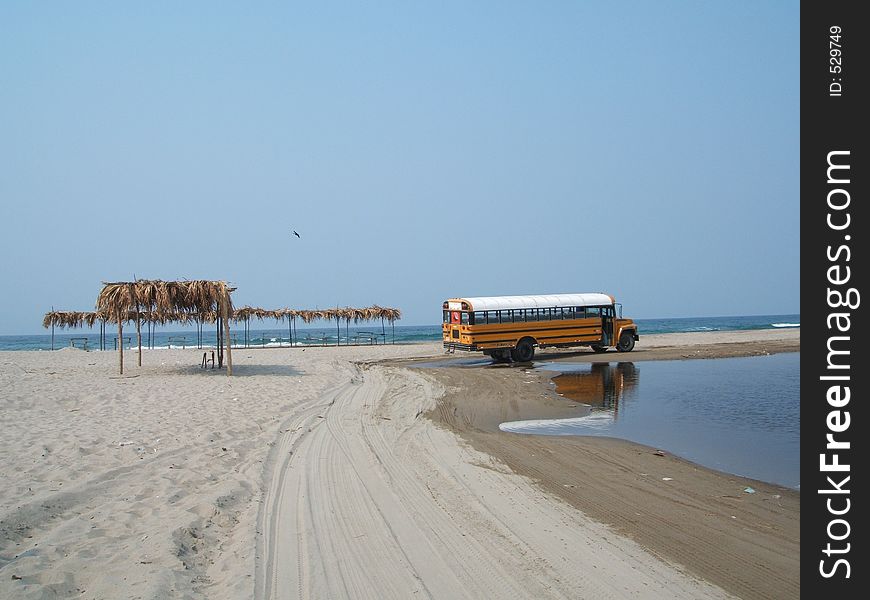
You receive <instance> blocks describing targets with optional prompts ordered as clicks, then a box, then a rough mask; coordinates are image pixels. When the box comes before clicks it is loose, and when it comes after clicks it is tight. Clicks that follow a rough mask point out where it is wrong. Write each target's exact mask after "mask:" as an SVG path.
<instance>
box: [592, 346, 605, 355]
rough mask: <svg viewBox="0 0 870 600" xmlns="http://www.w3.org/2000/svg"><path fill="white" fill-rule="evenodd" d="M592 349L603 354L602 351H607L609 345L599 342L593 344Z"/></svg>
mask: <svg viewBox="0 0 870 600" xmlns="http://www.w3.org/2000/svg"><path fill="white" fill-rule="evenodd" d="M592 351H593V352H595V353H596V354H601V353H602V352H607V346H599V345H598V344H592Z"/></svg>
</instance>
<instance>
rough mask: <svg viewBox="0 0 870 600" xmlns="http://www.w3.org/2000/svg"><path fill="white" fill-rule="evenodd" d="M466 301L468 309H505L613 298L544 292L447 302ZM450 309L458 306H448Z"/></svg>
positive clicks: (600, 303) (597, 303)
mask: <svg viewBox="0 0 870 600" xmlns="http://www.w3.org/2000/svg"><path fill="white" fill-rule="evenodd" d="M452 302H467V303H468V304H469V305H470V306H471V309H470V310H475V311H476V310H507V309H511V308H514V309H516V308H549V307H557V306H559V307H561V306H606V305H610V304H613V302H614V300H613V298H612V297H610V296H608V295H607V294H601V293H597V292H595V293H587V294H544V295H540V296H481V297H478V298H452V299H451V300H448V303H452ZM450 308H451V309H452V310H457V308H458V307H454V306H450Z"/></svg>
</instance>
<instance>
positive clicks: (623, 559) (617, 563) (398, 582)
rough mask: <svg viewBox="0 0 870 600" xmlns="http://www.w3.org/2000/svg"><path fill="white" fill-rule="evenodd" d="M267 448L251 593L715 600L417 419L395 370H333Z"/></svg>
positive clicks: (699, 585)
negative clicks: (333, 378) (333, 376)
mask: <svg viewBox="0 0 870 600" xmlns="http://www.w3.org/2000/svg"><path fill="white" fill-rule="evenodd" d="M338 375H339V382H340V383H339V384H338V385H337V386H336V387H334V388H332V389H331V390H329V391H328V392H326V393H324V395H323V396H322V397H321V398H320V399H318V400H316V401H312V402H311V403H309V404H308V405H305V406H300V408H299V409H298V410H297V412H296V413H295V414H294V415H293V416H292V417H291V419H290V421H289V422H288V427H287V429H288V431H286V433H285V434H284V435H283V436H282V438H281V439H280V441H279V443H278V444H277V445H276V447H275V448H274V454H273V459H272V460H271V461H270V471H271V476H270V478H269V482H267V485H268V487H267V494H266V498H265V500H264V503H263V507H262V509H261V513H260V531H261V533H262V539H261V542H260V545H259V549H260V552H259V563H258V568H257V578H256V586H255V587H256V596H257V597H258V598H322V597H331V598H407V597H415V596H416V597H430V598H479V597H518V598H522V597H526V598H536V597H543V596H546V597H566V598H575V597H596V598H626V597H644V598H656V597H661V598H722V597H727V595H726V594H725V593H724V592H723V591H722V590H721V589H719V588H715V587H713V586H710V585H709V584H707V583H705V582H702V581H698V580H696V579H693V578H691V577H689V576H687V575H685V574H684V573H682V572H681V571H680V570H679V569H677V568H675V567H673V566H671V565H668V564H666V563H664V562H662V561H661V560H659V559H657V558H655V557H653V556H652V555H650V554H649V553H647V552H646V551H644V550H643V549H642V548H640V547H639V546H637V545H636V544H634V542H631V541H629V540H626V539H624V538H621V537H619V536H617V535H616V534H614V533H613V532H611V531H610V530H609V529H607V528H606V527H604V526H602V525H600V524H597V523H594V522H591V521H589V520H588V519H586V518H585V517H584V516H583V515H582V514H580V513H578V512H577V511H576V510H574V509H573V508H571V507H570V506H567V505H565V504H563V503H560V502H559V501H557V500H555V499H553V498H552V497H550V496H548V495H546V494H544V493H543V492H541V490H540V489H538V488H536V487H535V486H534V485H533V484H531V483H530V482H529V481H528V480H525V479H524V478H522V477H519V476H516V475H514V474H512V473H510V472H507V471H506V470H505V469H504V468H503V467H501V466H499V465H495V464H494V463H492V461H491V460H489V459H488V457H485V456H484V455H479V454H478V453H476V452H474V451H473V450H471V449H469V448H467V447H463V446H461V445H460V443H459V442H458V441H457V439H456V438H455V437H454V436H453V434H451V433H449V432H447V431H444V430H442V429H438V428H436V427H435V426H434V425H433V424H432V423H431V422H429V421H427V420H425V419H422V418H419V415H420V413H421V412H422V410H423V409H424V408H430V407H431V406H432V404H433V403H434V401H435V398H436V396H438V395H439V389H438V384H436V383H435V382H434V381H433V380H432V379H431V378H428V377H427V376H424V375H422V374H420V373H419V372H412V371H409V370H406V369H396V368H388V367H380V366H373V367H369V368H367V369H363V370H359V369H358V368H357V367H354V366H352V365H349V364H346V365H343V366H342V367H341V371H340V372H339V373H338Z"/></svg>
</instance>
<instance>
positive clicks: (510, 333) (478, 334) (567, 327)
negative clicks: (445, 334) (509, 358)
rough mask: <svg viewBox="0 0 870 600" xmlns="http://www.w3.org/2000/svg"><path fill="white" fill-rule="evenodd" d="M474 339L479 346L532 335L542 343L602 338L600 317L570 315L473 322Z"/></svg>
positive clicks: (510, 344) (494, 345)
mask: <svg viewBox="0 0 870 600" xmlns="http://www.w3.org/2000/svg"><path fill="white" fill-rule="evenodd" d="M469 334H470V338H471V340H472V343H473V344H475V345H477V346H479V347H480V348H513V347H516V344H517V342H519V340H520V339H522V338H524V337H532V338H534V339H535V340H536V341H537V342H538V345H540V346H548V345H557V344H558V345H564V344H573V343H577V344H593V343H596V342H599V341H601V335H602V330H601V319H600V318H597V317H593V318H588V319H567V320H558V321H556V320H553V321H526V322H517V323H492V324H485V325H471V326H470V327H469Z"/></svg>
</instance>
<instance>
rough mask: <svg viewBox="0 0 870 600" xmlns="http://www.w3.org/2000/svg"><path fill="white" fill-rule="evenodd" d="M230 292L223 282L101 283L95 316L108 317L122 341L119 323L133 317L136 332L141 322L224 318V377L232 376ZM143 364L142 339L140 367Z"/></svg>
mask: <svg viewBox="0 0 870 600" xmlns="http://www.w3.org/2000/svg"><path fill="white" fill-rule="evenodd" d="M234 289H235V288H231V287H230V286H229V285H227V283H226V282H225V281H206V280H202V279H197V280H191V281H163V280H159V279H151V280H149V279H137V280H135V281H121V282H108V283H107V282H103V289H102V290H101V291H100V294H99V296H97V303H96V304H97V306H96V308H97V312H98V313H102V314H105V315H111V317H110V318H111V319H112V320H114V321H116V322H117V323H118V336H119V337H121V331H122V322H123V321H125V320H127V317H129V316H130V315H135V322H136V328H137V331H138V329H139V324H140V322H141V321H142V320H151V321H154V322H159V323H165V322H168V321H182V322H188V321H190V320H196V321H200V322H201V321H205V320H209V317H211V315H215V318H217V317H218V316H220V317H223V319H224V327H225V329H226V337H227V374H228V375H231V374H232V353H231V350H230V344H229V324H228V320H229V319H230V318H232V316H233V304H232V299H231V298H230V293H231V292H232V291H233V290H234ZM119 352H120V355H119V356H120V358H119V360H120V365H121V373H122V374H123V372H124V357H123V344H119ZM141 363H142V343H141V336H140V342H139V364H140V365H141Z"/></svg>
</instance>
